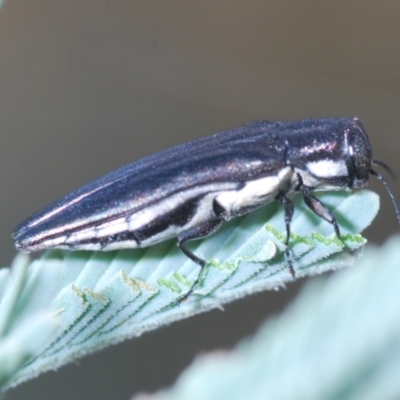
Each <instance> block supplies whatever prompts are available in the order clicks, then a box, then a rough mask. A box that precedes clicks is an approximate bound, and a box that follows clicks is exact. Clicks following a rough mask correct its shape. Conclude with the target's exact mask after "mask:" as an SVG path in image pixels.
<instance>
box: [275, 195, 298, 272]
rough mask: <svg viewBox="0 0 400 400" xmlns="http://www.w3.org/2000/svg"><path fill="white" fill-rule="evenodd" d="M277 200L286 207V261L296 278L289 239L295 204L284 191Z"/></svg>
mask: <svg viewBox="0 0 400 400" xmlns="http://www.w3.org/2000/svg"><path fill="white" fill-rule="evenodd" d="M276 200H278V201H279V202H281V203H282V204H283V205H284V207H285V224H286V240H285V256H286V261H287V263H288V267H289V272H290V275H292V279H293V280H295V279H296V272H295V270H294V268H293V263H292V258H291V256H290V251H289V239H290V222H291V221H292V217H293V212H294V205H293V201H292V200H290V199H289V198H288V197H286V196H285V194H284V193H283V192H280V193H279V194H278V196H276Z"/></svg>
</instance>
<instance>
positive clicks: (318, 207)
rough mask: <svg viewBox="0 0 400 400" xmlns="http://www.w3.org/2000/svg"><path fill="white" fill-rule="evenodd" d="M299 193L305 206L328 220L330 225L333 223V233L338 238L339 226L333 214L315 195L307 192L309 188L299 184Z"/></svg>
mask: <svg viewBox="0 0 400 400" xmlns="http://www.w3.org/2000/svg"><path fill="white" fill-rule="evenodd" d="M298 190H299V191H300V192H301V194H302V195H303V199H304V203H306V205H307V207H308V208H309V209H310V210H311V211H312V212H313V213H314V214H316V215H318V217H320V218H322V219H324V220H325V221H326V222H329V223H330V224H331V225H333V228H334V229H335V234H336V236H337V238H338V239H340V230H339V226H338V224H337V222H336V218H335V216H334V215H333V214H332V212H331V211H329V209H328V208H327V207H326V206H325V205H324V204H323V203H322V202H321V201H320V200H318V199H317V198H316V197H314V196H312V195H311V194H310V193H309V189H308V188H307V187H305V186H303V185H302V184H301V185H300V186H299V189H298Z"/></svg>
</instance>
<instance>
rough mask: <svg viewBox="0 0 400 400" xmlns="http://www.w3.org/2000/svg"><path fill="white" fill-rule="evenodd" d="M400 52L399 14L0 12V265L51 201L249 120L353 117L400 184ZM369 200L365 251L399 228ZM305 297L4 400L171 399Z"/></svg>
mask: <svg viewBox="0 0 400 400" xmlns="http://www.w3.org/2000/svg"><path fill="white" fill-rule="evenodd" d="M399 38H400V3H399V2H376V1H372V0H369V1H351V2H349V1H344V0H342V1H335V2H328V1H323V2H321V1H317V0H314V1H302V2H298V1H265V0H259V1H255V0H254V1H250V0H249V1H246V2H245V1H234V0H230V1H226V0H218V1H205V0H202V1H188V0H182V1H176V0H174V1H165V2H161V1H152V0H150V1H149V0H148V1H143V2H139V1H118V0H114V1H100V0H97V1H90V0H87V1H72V0H71V1H67V0H58V1H44V0H29V1H27V0H25V1H22V0H8V1H6V3H5V5H4V6H3V9H2V11H1V12H0V101H1V107H0V121H1V131H0V141H1V143H0V160H1V169H0V187H1V189H2V190H1V196H0V213H1V222H2V224H1V231H0V234H1V241H0V243H1V245H2V246H1V264H2V265H9V263H10V261H11V259H12V257H13V255H14V254H15V251H14V250H13V247H12V241H11V238H10V232H11V230H12V229H13V228H14V227H15V225H17V224H18V223H19V222H21V220H23V219H25V218H26V217H28V216H29V215H30V214H31V213H33V212H35V211H37V210H38V209H39V208H41V207H43V206H45V205H47V204H48V203H49V202H50V201H52V200H54V199H55V198H57V197H59V196H60V195H62V194H65V193H66V192H68V191H69V190H72V189H74V188H76V187H77V186H79V185H81V184H84V183H86V182H87V181H89V180H91V179H93V178H95V177H98V176H100V175H102V174H103V173H106V172H108V171H110V170H112V169H115V168H116V167H119V166H121V165H123V164H126V163H129V162H132V161H134V160H136V159H138V158H140V157H142V156H144V155H147V154H150V153H153V152H155V151H157V150H161V149H164V148H166V147H169V146H172V145H174V144H177V143H181V142H183V141H187V140H190V139H194V138H198V137H201V136H205V135H208V134H211V133H215V132H217V131H220V130H223V129H228V128H231V127H234V126H237V125H239V124H242V123H244V122H247V121H251V120H254V119H259V118H264V119H271V120H276V119H297V118H305V117H318V116H341V115H348V116H353V115H356V116H358V117H359V118H360V119H361V120H362V121H363V123H364V125H365V127H366V129H367V130H368V132H369V134H370V139H371V142H372V146H373V148H374V151H375V154H376V156H377V157H379V158H380V159H382V160H384V161H385V162H387V163H388V164H390V165H391V166H392V168H393V170H394V171H395V172H396V173H397V174H398V175H400V166H399V162H398V161H399V156H400V150H399V145H398V143H399V141H398V137H399V132H400V113H399V104H400V102H399V100H400V40H399ZM371 187H372V189H374V190H377V191H378V192H379V193H381V194H382V210H381V212H380V214H379V216H378V218H377V220H376V221H375V223H374V225H373V226H372V227H371V228H369V229H368V231H367V232H366V236H367V237H368V238H369V239H370V240H371V241H372V242H376V243H379V242H382V241H383V240H384V239H385V238H386V237H388V236H389V235H390V234H391V233H393V232H394V231H395V230H396V221H395V214H394V211H393V209H392V206H391V204H390V202H389V199H388V196H387V194H386V193H385V192H384V191H383V189H382V187H381V186H380V185H379V184H377V183H375V182H373V183H372V184H371ZM394 191H395V193H396V195H397V197H398V198H399V199H400V186H399V185H398V184H397V185H396V184H394ZM377 267H378V266H377ZM300 285H301V282H300V283H296V284H294V285H291V286H290V287H288V288H287V290H286V291H280V292H278V293H264V294H259V295H257V296H253V297H251V298H248V299H246V300H243V301H239V302H237V303H234V304H231V305H229V306H228V307H226V310H225V312H221V311H219V310H217V311H214V312H210V313H208V314H204V315H200V316H197V317H195V318H192V319H190V320H187V321H183V322H181V323H177V324H175V325H172V326H170V327H166V328H164V329H161V330H159V331H156V332H151V333H149V334H146V335H144V336H143V337H141V338H139V339H135V340H131V341H128V342H126V343H123V344H121V345H118V346H113V347H112V348H109V349H106V350H104V351H103V352H100V353H97V354H94V355H92V356H89V357H86V358H85V359H83V360H80V361H79V362H77V363H76V364H73V365H69V366H67V367H64V368H62V369H61V370H59V371H58V372H50V373H47V374H46V375H43V376H41V377H39V378H38V379H36V380H32V381H30V382H28V383H26V384H23V385H21V386H20V387H18V388H17V389H14V390H12V391H10V392H9V393H8V396H7V398H8V399H18V400H24V399H32V398H40V399H42V400H46V399H58V400H62V399H75V400H78V399H111V398H112V399H128V398H129V396H130V395H131V394H133V393H136V392H138V391H143V390H146V391H153V390H156V389H159V388H161V387H163V386H166V385H170V384H171V383H172V382H173V381H174V380H175V378H176V377H177V375H178V373H179V372H180V371H181V370H182V369H183V368H184V367H185V366H187V365H188V364H189V363H190V362H191V360H192V359H193V357H194V356H195V355H196V354H198V353H201V352H204V351H206V350H211V349H215V348H228V347H230V346H232V345H234V344H235V343H236V342H237V341H238V340H239V339H240V338H243V337H246V336H248V335H250V334H251V333H252V332H254V331H255V330H256V329H257V327H258V326H259V324H260V323H261V322H262V320H263V319H264V318H265V317H266V316H267V315H269V314H271V313H274V312H277V311H279V310H281V309H282V308H283V307H284V304H286V303H287V302H288V301H289V300H288V299H289V298H290V297H291V296H294V295H295V293H296V292H297V290H298V288H299V286H300ZM288 345H290V344H288Z"/></svg>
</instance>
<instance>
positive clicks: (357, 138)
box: [12, 117, 400, 297]
mask: <svg viewBox="0 0 400 400" xmlns="http://www.w3.org/2000/svg"><path fill="white" fill-rule="evenodd" d="M375 165H381V166H383V167H384V168H385V169H386V170H388V171H389V172H391V171H390V169H389V168H388V167H387V166H386V164H384V163H382V162H381V161H378V160H375V159H374V158H373V155H372V149H371V146H370V143H369V139H368V136H367V133H366V132H365V129H364V127H363V126H362V124H361V122H360V121H359V119H358V118H348V117H343V118H319V119H304V120H300V121H288V122H280V121H273V122H270V121H254V122H250V123H248V124H246V125H243V126H240V127H238V128H235V129H232V130H228V131H224V132H220V133H217V134H215V135H212V136H208V137H205V138H202V139H198V140H195V141H192V142H189V143H185V144H182V145H179V146H176V147H173V148H171V149H168V150H165V151H161V152H159V153H156V154H154V155H151V156H149V157H145V158H143V159H141V160H139V161H136V162H134V163H132V164H129V165H126V166H124V167H122V168H119V169H117V170H116V171H114V172H111V173H109V174H107V175H105V176H103V177H101V178H99V179H96V180H94V181H92V182H89V183H88V184H86V185H84V186H82V187H81V188H79V189H76V190H75V191H73V192H71V193H69V194H67V195H65V196H64V197H61V198H60V199H59V200H57V201H56V202H54V203H53V204H51V205H49V206H48V207H46V208H44V209H43V210H41V211H39V212H37V213H36V214H34V215H33V216H32V217H31V218H29V219H28V220H27V221H25V222H23V223H22V224H21V225H19V226H18V227H17V228H16V229H15V230H14V232H13V234H12V236H13V238H14V241H15V246H16V248H17V249H18V250H21V251H23V252H32V251H38V250H44V249H49V248H61V249H68V250H114V249H122V248H131V247H147V246H151V245H153V244H156V243H159V242H162V241H164V240H167V239H171V238H176V244H177V246H178V247H179V248H180V250H181V251H182V252H183V253H184V254H185V255H186V256H187V257H189V258H190V259H191V260H192V261H194V262H195V263H196V264H198V265H199V266H200V272H199V275H198V278H197V279H196V281H195V282H194V283H193V286H192V287H191V289H190V290H189V292H188V293H187V294H186V295H185V296H184V297H187V296H188V295H189V294H190V293H191V292H192V291H193V288H194V287H195V285H196V284H197V283H198V281H199V276H200V273H201V270H202V269H203V268H204V266H205V265H206V261H205V260H203V259H201V258H200V257H198V256H197V255H195V254H194V253H192V252H191V251H190V250H189V249H188V248H187V247H186V242H187V241H189V240H195V239H199V238H202V237H204V236H207V235H210V234H211V233H213V232H215V231H216V230H217V229H218V228H219V227H220V226H221V225H222V224H223V222H224V221H227V220H229V219H231V218H234V217H237V216H240V215H243V214H246V213H248V212H251V211H252V210H254V209H256V208H258V207H260V206H263V205H265V204H267V203H269V202H271V201H272V200H277V201H278V202H280V203H282V205H283V207H284V215H285V224H286V241H285V248H286V249H285V255H286V260H287V264H288V267H289V271H290V273H291V274H292V276H293V277H295V269H294V267H293V262H292V259H291V256H290V251H289V248H288V245H289V238H290V221H291V219H292V216H293V212H294V207H293V202H292V200H291V194H292V193H294V192H299V193H300V194H301V195H302V196H303V199H304V202H305V203H306V205H307V206H308V207H309V208H310V209H311V210H312V211H313V212H314V213H315V214H317V215H318V216H319V217H321V218H323V219H324V220H326V221H327V222H329V223H330V224H332V226H333V229H334V231H335V233H336V235H337V236H338V237H340V229H339V226H338V224H337V222H336V219H335V216H334V215H333V214H332V212H331V211H329V209H328V208H327V207H326V206H325V205H324V204H323V203H322V202H321V201H320V200H318V198H317V197H315V196H314V195H313V194H311V193H312V192H314V191H321V190H340V189H347V190H353V189H357V188H361V187H364V186H366V185H367V184H368V180H369V176H370V175H374V176H376V177H377V178H378V179H379V180H380V181H381V182H382V183H383V184H384V186H385V188H386V190H387V191H388V193H389V195H390V198H391V200H392V203H393V205H394V208H395V212H396V216H397V220H398V222H399V225H400V212H399V207H398V205H397V202H396V200H395V197H394V195H393V192H392V190H391V188H390V187H389V185H388V183H387V182H386V180H385V179H384V178H383V177H382V175H381V174H379V173H378V172H376V171H375V170H374V169H373V166H375Z"/></svg>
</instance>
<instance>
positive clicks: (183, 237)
mask: <svg viewBox="0 0 400 400" xmlns="http://www.w3.org/2000/svg"><path fill="white" fill-rule="evenodd" d="M223 222H224V218H222V217H221V218H214V219H212V220H211V221H207V222H204V223H203V224H201V225H198V226H195V227H193V228H191V229H188V230H187V231H184V232H181V233H180V234H179V235H178V237H177V239H176V244H177V246H178V247H179V249H180V250H181V251H182V252H183V253H184V254H185V255H186V256H187V257H188V258H190V259H191V260H192V261H193V262H195V263H196V264H198V265H200V271H199V274H198V275H197V278H196V279H195V280H194V282H193V283H192V286H191V287H190V289H189V290H188V291H187V292H186V293H185V294H184V295H183V296H181V297H179V299H178V303H180V302H182V301H183V300H186V299H187V298H188V297H189V296H190V294H192V293H193V290H194V288H195V287H196V286H197V284H198V283H199V281H200V277H201V274H202V272H203V270H204V267H205V266H206V264H207V262H206V261H205V260H203V259H202V258H200V257H197V256H196V255H195V254H193V253H192V252H191V251H190V250H189V249H188V248H187V247H186V246H185V245H184V244H185V243H186V242H187V241H189V240H195V239H200V238H202V237H204V236H207V235H210V234H211V233H213V232H215V231H216V230H218V228H219V227H220V226H221V225H222V223H223Z"/></svg>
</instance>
